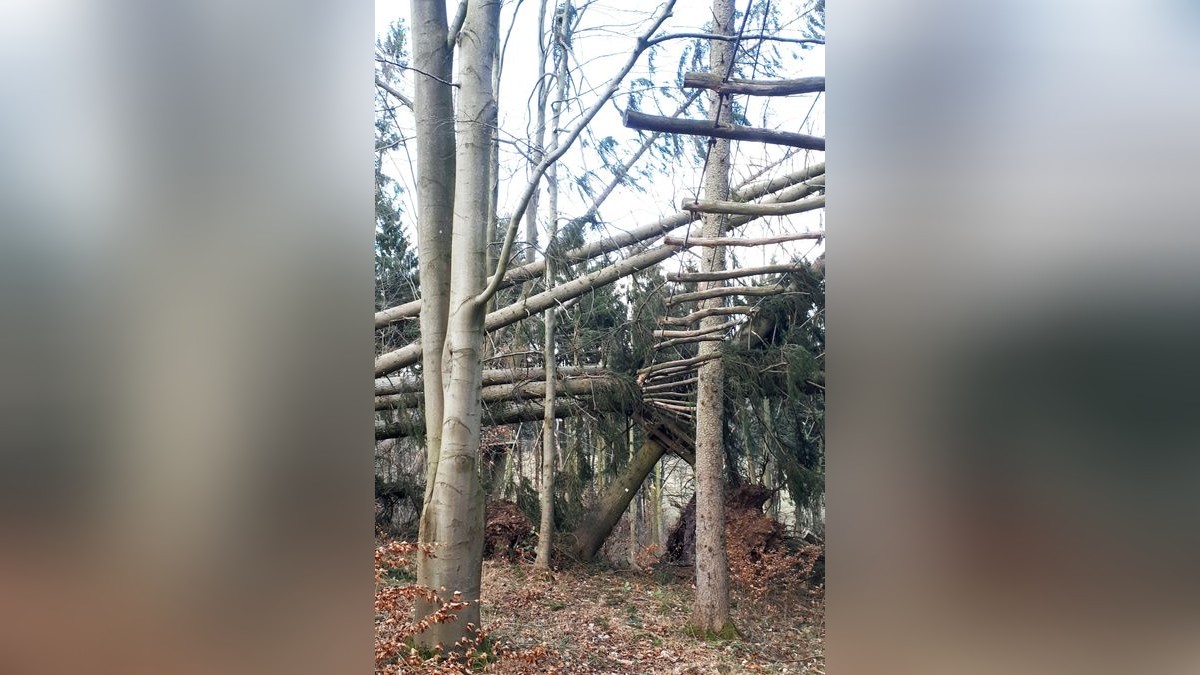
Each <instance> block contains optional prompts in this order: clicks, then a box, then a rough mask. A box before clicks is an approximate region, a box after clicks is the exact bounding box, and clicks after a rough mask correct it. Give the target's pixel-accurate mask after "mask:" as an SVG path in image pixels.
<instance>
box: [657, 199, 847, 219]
mask: <svg viewBox="0 0 1200 675" xmlns="http://www.w3.org/2000/svg"><path fill="white" fill-rule="evenodd" d="M679 208H681V209H683V210H684V211H691V212H692V213H728V214H731V215H737V216H790V215H792V214H795V213H804V212H805V211H813V210H815V209H823V208H825V197H823V196H822V197H817V198H815V199H805V200H803V201H799V202H785V203H783V204H753V203H750V204H748V203H746V202H721V201H712V200H707V199H700V200H695V199H685V200H683V202H682V203H681V204H680V205H679Z"/></svg>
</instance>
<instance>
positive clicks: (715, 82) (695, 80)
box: [683, 73, 825, 96]
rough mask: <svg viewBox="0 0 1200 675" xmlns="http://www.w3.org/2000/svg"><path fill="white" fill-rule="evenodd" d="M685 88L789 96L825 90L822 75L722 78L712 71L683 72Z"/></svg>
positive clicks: (724, 92)
mask: <svg viewBox="0 0 1200 675" xmlns="http://www.w3.org/2000/svg"><path fill="white" fill-rule="evenodd" d="M683 86H684V88H686V89H697V88H699V89H711V90H713V91H715V92H717V93H718V94H750V95H753V96H791V95H793V94H811V93H814V92H821V91H825V78H824V77H801V78H797V79H794V80H742V79H738V78H731V79H730V80H728V81H725V80H722V79H721V78H720V77H718V76H717V75H716V74H714V73H685V74H684V76H683Z"/></svg>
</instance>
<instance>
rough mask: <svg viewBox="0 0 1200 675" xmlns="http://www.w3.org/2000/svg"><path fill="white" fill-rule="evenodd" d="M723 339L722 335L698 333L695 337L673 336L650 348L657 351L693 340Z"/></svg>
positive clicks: (720, 340) (689, 342)
mask: <svg viewBox="0 0 1200 675" xmlns="http://www.w3.org/2000/svg"><path fill="white" fill-rule="evenodd" d="M724 341H725V336H724V335H698V336H696V337H688V338H674V339H671V340H664V341H662V342H659V343H658V344H655V345H654V346H652V347H651V349H653V350H654V351H659V350H661V349H666V348H668V347H674V346H676V345H683V344H691V343H693V342H724Z"/></svg>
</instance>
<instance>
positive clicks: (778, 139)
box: [623, 108, 825, 151]
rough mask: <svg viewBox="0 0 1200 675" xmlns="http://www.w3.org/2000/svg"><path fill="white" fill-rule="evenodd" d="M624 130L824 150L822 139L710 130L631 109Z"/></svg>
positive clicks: (738, 129)
mask: <svg viewBox="0 0 1200 675" xmlns="http://www.w3.org/2000/svg"><path fill="white" fill-rule="evenodd" d="M623 122H624V124H625V126H627V127H629V128H630V129H641V130H643V131H661V132H664V133H669V134H688V135H691V136H710V137H713V138H727V139H729V140H733V141H757V142H759V143H774V144H776V145H788V146H791V147H794V148H804V149H806V150H821V151H824V150H825V139H824V138H820V137H818V136H809V135H808V134H797V133H794V132H791V131H775V130H772V129H760V128H757V127H743V126H732V125H728V124H718V125H717V126H713V124H712V122H710V121H708V120H679V119H672V118H670V117H664V116H662V115H648V114H646V113H644V112H639V111H637V110H634V109H632V108H627V109H626V110H625V115H624V117H623Z"/></svg>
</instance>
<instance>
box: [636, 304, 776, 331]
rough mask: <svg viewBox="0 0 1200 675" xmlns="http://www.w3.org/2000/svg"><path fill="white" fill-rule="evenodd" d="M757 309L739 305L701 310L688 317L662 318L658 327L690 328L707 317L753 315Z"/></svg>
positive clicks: (659, 318)
mask: <svg viewBox="0 0 1200 675" xmlns="http://www.w3.org/2000/svg"><path fill="white" fill-rule="evenodd" d="M755 311H756V310H755V308H753V307H751V306H749V305H737V306H736V307H709V308H708V309H701V310H698V311H695V312H692V313H691V314H688V315H687V316H660V317H658V325H660V326H690V325H692V324H693V323H696V322H697V321H699V320H700V319H703V318H704V317H707V316H728V315H732V314H746V315H749V314H753V313H754V312H755Z"/></svg>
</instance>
